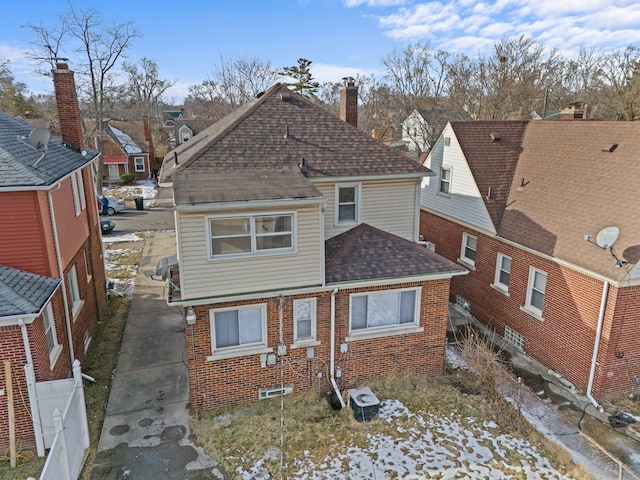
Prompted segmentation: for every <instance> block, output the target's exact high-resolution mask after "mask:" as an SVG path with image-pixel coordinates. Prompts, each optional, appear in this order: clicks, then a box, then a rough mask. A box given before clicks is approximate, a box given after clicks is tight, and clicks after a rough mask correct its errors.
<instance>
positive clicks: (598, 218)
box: [420, 119, 640, 405]
mask: <svg viewBox="0 0 640 480" xmlns="http://www.w3.org/2000/svg"><path fill="white" fill-rule="evenodd" d="M638 152H640V123H637V122H600V121H590V120H582V119H580V120H574V119H572V120H571V121H529V122H522V121H478V122H451V123H450V124H449V125H448V126H447V127H446V128H445V130H444V132H443V133H442V135H441V137H440V138H439V139H438V141H437V143H436V144H435V146H434V148H433V150H432V151H431V152H430V154H429V156H428V157H427V159H426V161H425V166H427V167H428V168H430V169H431V170H433V171H434V172H435V173H436V175H435V176H433V177H427V178H425V180H424V181H423V186H422V198H421V212H420V217H421V220H420V223H421V225H420V233H421V234H422V236H423V237H424V239H425V240H426V241H428V242H430V247H431V248H434V249H435V251H436V252H438V253H440V254H441V255H443V256H445V257H446V258H449V259H450V260H453V261H456V262H457V263H458V264H459V265H461V266H464V267H465V268H467V269H469V270H470V273H469V274H468V275H467V276H465V277H456V278H454V279H452V282H451V297H450V300H451V301H452V302H456V303H457V304H458V305H461V306H463V307H464V308H466V309H467V310H468V311H469V312H470V314H471V315H472V316H473V317H475V318H476V319H477V320H479V321H480V322H482V323H483V324H485V325H487V326H488V327H490V328H491V329H494V330H495V331H496V332H497V333H498V334H499V335H502V336H504V337H505V339H507V340H509V341H510V342H511V343H512V345H513V346H514V347H516V348H517V349H519V350H521V351H523V352H524V353H525V354H527V355H529V356H530V357H533V358H534V359H536V360H538V361H539V362H540V363H542V364H543V365H544V366H546V367H548V368H550V369H552V370H554V371H555V373H557V374H558V375H559V376H561V377H564V379H565V381H568V382H569V383H571V384H573V385H574V386H575V387H576V388H577V389H579V390H581V391H583V392H586V394H587V396H588V397H589V398H590V399H591V401H592V402H593V403H594V404H596V405H598V402H601V401H602V400H604V399H607V398H610V397H613V396H617V395H620V394H628V393H635V394H638V393H640V392H638V383H639V379H640V341H639V340H638V339H639V338H640V265H639V264H638V261H639V260H640V222H639V221H638V220H639V214H640V208H639V207H638V202H637V201H636V200H635V195H636V192H637V191H638V188H639V187H640V162H638Z"/></svg>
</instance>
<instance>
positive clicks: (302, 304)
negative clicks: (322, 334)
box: [293, 298, 316, 343]
mask: <svg viewBox="0 0 640 480" xmlns="http://www.w3.org/2000/svg"><path fill="white" fill-rule="evenodd" d="M315 339H316V299H315V298H303V299H299V300H294V301H293V341H294V343H304V342H310V341H314V340H315Z"/></svg>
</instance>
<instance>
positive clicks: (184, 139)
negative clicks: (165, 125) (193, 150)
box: [180, 132, 191, 143]
mask: <svg viewBox="0 0 640 480" xmlns="http://www.w3.org/2000/svg"><path fill="white" fill-rule="evenodd" d="M180 139H181V142H180V143H184V142H188V141H189V140H191V134H190V133H189V132H182V133H181V134H180Z"/></svg>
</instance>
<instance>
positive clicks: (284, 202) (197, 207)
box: [174, 197, 326, 213]
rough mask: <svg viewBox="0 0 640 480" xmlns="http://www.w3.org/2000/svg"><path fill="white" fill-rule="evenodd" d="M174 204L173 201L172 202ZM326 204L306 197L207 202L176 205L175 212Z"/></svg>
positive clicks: (322, 200)
mask: <svg viewBox="0 0 640 480" xmlns="http://www.w3.org/2000/svg"><path fill="white" fill-rule="evenodd" d="M174 203H175V200H174ZM323 203H326V200H325V199H324V198H323V197H307V198H277V199H265V200H238V201H235V202H207V203H196V204H192V203H178V204H176V206H175V208H174V209H175V210H176V211H178V212H192V213H194V212H206V211H209V210H211V209H215V210H234V209H238V208H248V207H255V208H260V207H274V206H275V207H285V206H289V205H301V206H302V205H316V204H323Z"/></svg>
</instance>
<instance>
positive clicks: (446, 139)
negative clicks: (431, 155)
mask: <svg viewBox="0 0 640 480" xmlns="http://www.w3.org/2000/svg"><path fill="white" fill-rule="evenodd" d="M444 146H445V147H449V146H451V137H444Z"/></svg>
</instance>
